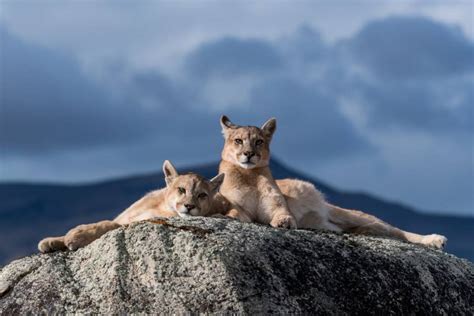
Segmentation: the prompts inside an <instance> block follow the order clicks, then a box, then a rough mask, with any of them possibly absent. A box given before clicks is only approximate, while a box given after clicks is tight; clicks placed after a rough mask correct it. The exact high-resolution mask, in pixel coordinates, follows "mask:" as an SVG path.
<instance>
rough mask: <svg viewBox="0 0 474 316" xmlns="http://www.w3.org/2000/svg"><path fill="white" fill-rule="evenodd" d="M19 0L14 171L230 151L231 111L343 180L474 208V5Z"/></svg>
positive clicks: (292, 156) (100, 168)
mask: <svg viewBox="0 0 474 316" xmlns="http://www.w3.org/2000/svg"><path fill="white" fill-rule="evenodd" d="M445 3H446V2H443V1H387V2H383V1H354V0H352V1H276V2H275V1H258V2H257V1H194V2H192V3H191V2H186V1H178V2H175V1H168V2H157V1H153V2H150V1H141V2H140V3H137V2H135V1H80V2H79V1H24V0H22V1H5V0H3V1H2V2H1V3H0V58H1V61H0V88H1V89H0V148H1V157H0V158H1V161H0V179H1V180H2V181H11V180H28V181H61V182H82V181H93V180H97V179H104V178H108V177H117V176H122V175H129V174H134V173H142V172H149V171H155V170H157V169H159V168H160V166H161V164H162V161H163V160H164V159H171V160H172V161H174V162H175V163H176V165H178V166H185V165H193V164H197V163H205V162H210V161H216V160H218V158H219V155H220V148H221V146H222V139H221V135H220V128H219V123H218V120H219V117H220V115H221V114H227V115H228V116H230V118H231V119H233V121H235V122H236V123H241V124H245V125H247V124H250V125H260V124H262V123H263V122H264V121H265V120H266V119H268V118H269V117H272V116H275V117H277V119H278V131H277V134H276V136H275V138H274V144H273V154H274V155H275V157H277V158H279V159H280V160H281V161H282V162H284V163H285V164H287V165H290V166H292V167H294V168H296V169H299V170H303V171H306V172H307V173H308V174H310V175H312V176H315V177H317V178H319V179H321V180H324V181H325V182H327V183H329V184H332V185H334V186H335V187H337V188H340V189H347V190H355V191H366V192H371V193H373V194H376V195H379V196H382V197H384V198H387V199H392V200H398V201H403V202H405V203H407V204H410V205H413V206H416V207H418V208H421V209H424V210H427V211H432V212H441V211H444V212H450V213H459V214H471V215H474V214H473V210H474V200H473V196H474V187H473V186H474V184H473V181H474V180H473V179H474V160H473V154H474V147H473V146H474V143H473V132H474V129H473V106H474V95H473V94H474V89H473V83H474V25H473V20H474V13H473V10H474V8H473V2H471V1H453V2H450V3H449V4H445Z"/></svg>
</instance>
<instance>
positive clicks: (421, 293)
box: [0, 217, 474, 315]
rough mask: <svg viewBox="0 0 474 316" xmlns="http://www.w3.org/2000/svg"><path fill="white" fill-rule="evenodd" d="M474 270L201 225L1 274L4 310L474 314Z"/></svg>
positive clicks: (443, 259) (102, 243) (116, 239)
mask: <svg viewBox="0 0 474 316" xmlns="http://www.w3.org/2000/svg"><path fill="white" fill-rule="evenodd" d="M473 293H474V265H473V264H472V263H471V262H469V261H467V260H464V259H459V258H457V257H455V256H453V255H450V254H447V253H444V252H442V251H437V250H433V249H428V248H425V247H422V246H418V245H413V244H408V243H404V242H400V241H396V240H391V239H386V238H375V237H368V236H361V235H349V234H335V233H330V232H322V231H305V230H284V229H275V228H271V227H267V226H262V225H256V224H244V223H240V222H238V221H233V220H226V219H216V218H200V217H193V218H187V219H179V218H173V219H166V220H164V219H157V220H155V221H151V222H140V223H135V224H131V225H129V226H126V227H122V228H119V229H117V230H114V231H111V232H109V233H107V234H106V235H104V236H103V237H102V238H100V239H99V240H96V241H95V242H93V243H92V244H90V245H89V246H87V247H85V248H82V249H79V250H78V251H75V252H57V253H53V254H42V255H39V254H38V255H33V256H30V257H26V258H23V259H20V260H16V261H14V262H12V263H10V264H9V265H7V266H5V267H4V268H3V269H1V271H0V314H25V313H33V314H38V313H61V314H63V313H100V314H114V313H127V314H128V313H150V314H151V313H167V314H168V313H187V312H193V313H194V312H204V313H211V312H228V313H232V312H236V313H246V314H255V313H265V314H266V313H284V314H287V313H297V314H315V313H316V314H317V313H321V314H334V315H336V314H337V315H340V314H436V315H438V314H471V315H472V314H474V307H473V306H474V294H473Z"/></svg>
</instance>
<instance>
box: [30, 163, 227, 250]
mask: <svg viewBox="0 0 474 316" xmlns="http://www.w3.org/2000/svg"><path fill="white" fill-rule="evenodd" d="M163 172H164V174H165V180H166V188H164V189H160V190H156V191H152V192H150V193H148V194H147V195H145V196H144V197H143V198H141V199H140V200H138V201H137V202H135V203H133V204H132V205H131V206H130V207H129V208H127V209H126V210H125V211H123V212H122V213H121V214H120V215H119V216H118V217H117V218H115V219H114V220H113V221H108V220H106V221H101V222H98V223H93V224H87V225H79V226H77V227H75V228H73V229H71V230H70V231H69V232H68V233H67V234H66V235H65V236H61V237H49V238H45V239H43V240H41V241H40V242H39V244H38V249H39V251H41V252H52V251H56V250H65V249H70V250H76V249H78V248H81V247H84V246H86V245H88V244H90V243H91V242H93V241H94V240H96V239H98V238H99V237H100V236H102V235H103V234H105V233H106V232H108V231H110V230H113V229H116V228H118V227H120V226H121V225H125V224H129V223H132V222H136V221H141V220H147V219H151V218H154V217H157V216H161V217H174V216H181V217H186V216H189V215H193V216H205V215H210V214H211V213H210V212H211V210H212V212H223V211H224V210H225V209H226V208H228V205H227V204H226V203H227V202H226V201H225V199H223V198H222V196H220V195H219V193H218V191H219V187H220V185H221V184H222V181H223V179H224V175H223V174H220V175H218V176H216V177H215V178H213V179H212V180H210V181H208V180H206V179H204V178H203V177H201V176H199V175H197V174H194V173H189V174H185V175H179V174H178V172H177V171H176V169H175V168H174V167H173V165H172V164H171V163H170V162H169V161H168V160H166V161H165V162H164V164H163Z"/></svg>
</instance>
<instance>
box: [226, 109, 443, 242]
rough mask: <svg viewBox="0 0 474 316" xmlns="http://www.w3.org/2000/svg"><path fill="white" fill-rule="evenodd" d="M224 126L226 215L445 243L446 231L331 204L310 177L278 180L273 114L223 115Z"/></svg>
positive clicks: (259, 221)
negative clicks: (256, 118)
mask: <svg viewBox="0 0 474 316" xmlns="http://www.w3.org/2000/svg"><path fill="white" fill-rule="evenodd" d="M221 126H222V132H223V134H224V138H225V144H224V149H223V150H222V161H221V163H220V166H219V173H225V178H224V182H223V183H222V185H221V189H220V192H221V194H222V195H223V196H224V197H225V198H227V200H228V201H229V202H230V203H231V205H232V207H231V209H230V210H229V212H228V213H227V216H230V217H233V218H236V219H239V220H241V221H244V222H258V223H262V224H270V225H271V226H274V227H285V228H295V227H299V228H319V229H326V230H331V231H336V232H353V233H363V234H370V235H376V236H387V237H392V238H397V239H401V240H405V241H409V242H412V243H417V244H423V245H428V246H432V247H435V248H442V247H443V246H444V245H445V243H446V241H447V239H446V238H445V237H444V236H441V235H436V234H433V235H418V234H414V233H409V232H406V231H403V230H400V229H398V228H396V227H393V226H391V225H389V224H387V223H385V222H383V221H382V220H380V219H378V218H376V217H374V216H372V215H369V214H366V213H363V212H360V211H354V210H348V209H344V208H340V207H337V206H334V205H331V204H329V203H327V202H326V201H325V200H324V198H323V195H322V194H321V193H320V192H319V191H318V190H317V189H316V188H315V187H314V186H313V185H312V184H310V183H308V182H304V181H300V180H293V179H285V180H277V181H275V180H274V179H273V177H272V174H271V172H270V169H269V167H268V164H269V159H270V142H271V140H272V136H273V133H274V132H275V129H276V120H275V119H274V118H273V119H270V120H268V121H267V122H266V123H265V124H264V125H263V126H262V127H261V128H258V127H254V126H238V125H235V124H233V123H232V122H231V121H230V120H229V119H228V118H227V117H226V116H223V117H222V118H221Z"/></svg>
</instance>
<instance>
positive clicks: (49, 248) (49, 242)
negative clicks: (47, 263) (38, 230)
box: [38, 237, 67, 253]
mask: <svg viewBox="0 0 474 316" xmlns="http://www.w3.org/2000/svg"><path fill="white" fill-rule="evenodd" d="M66 249H67V247H66V245H65V244H64V237H48V238H45V239H43V240H41V241H40V242H39V243H38V250H39V251H40V252H42V253H48V252H54V251H58V250H66Z"/></svg>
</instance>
